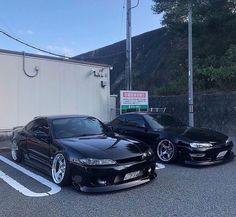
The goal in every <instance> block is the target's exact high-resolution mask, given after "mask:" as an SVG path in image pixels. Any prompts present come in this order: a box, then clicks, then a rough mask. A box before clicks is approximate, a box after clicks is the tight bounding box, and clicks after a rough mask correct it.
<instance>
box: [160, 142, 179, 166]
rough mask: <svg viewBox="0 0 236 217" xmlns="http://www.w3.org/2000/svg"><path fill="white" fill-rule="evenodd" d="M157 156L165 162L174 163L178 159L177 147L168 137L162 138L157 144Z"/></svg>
mask: <svg viewBox="0 0 236 217" xmlns="http://www.w3.org/2000/svg"><path fill="white" fill-rule="evenodd" d="M157 157H158V158H159V159H160V160H161V161H162V162H164V163H172V162H174V161H175V160H176V159H177V148H176V146H175V145H174V144H173V142H171V141H170V140H168V139H163V140H161V141H160V142H159V143H158V145H157Z"/></svg>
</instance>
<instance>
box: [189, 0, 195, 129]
mask: <svg viewBox="0 0 236 217" xmlns="http://www.w3.org/2000/svg"><path fill="white" fill-rule="evenodd" d="M188 113H189V126H191V127H193V126H194V110H193V42H192V1H191V0H189V3H188Z"/></svg>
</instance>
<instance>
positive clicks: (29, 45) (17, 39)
mask: <svg viewBox="0 0 236 217" xmlns="http://www.w3.org/2000/svg"><path fill="white" fill-rule="evenodd" d="M0 33H2V34H3V35H5V36H7V37H9V38H11V39H13V40H15V41H17V42H19V43H21V44H23V45H25V46H27V47H30V48H32V49H35V50H38V51H41V52H43V53H47V54H50V55H53V56H57V57H61V58H67V59H69V58H70V57H67V56H65V55H61V54H57V53H54V52H51V51H47V50H43V49H41V48H38V47H36V46H34V45H31V44H29V43H27V42H24V41H23V40H22V39H19V38H17V37H15V36H13V35H12V34H9V33H7V32H6V31H4V30H3V29H0Z"/></svg>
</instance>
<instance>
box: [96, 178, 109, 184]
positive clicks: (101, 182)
mask: <svg viewBox="0 0 236 217" xmlns="http://www.w3.org/2000/svg"><path fill="white" fill-rule="evenodd" d="M97 183H98V184H99V185H106V184H107V181H105V180H101V179H97Z"/></svg>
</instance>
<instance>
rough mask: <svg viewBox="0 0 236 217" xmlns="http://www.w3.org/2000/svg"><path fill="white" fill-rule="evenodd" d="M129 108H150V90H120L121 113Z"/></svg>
mask: <svg viewBox="0 0 236 217" xmlns="http://www.w3.org/2000/svg"><path fill="white" fill-rule="evenodd" d="M128 109H138V110H146V111H147V110H148V91H130V90H121V91H120V113H122V111H124V110H128Z"/></svg>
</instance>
